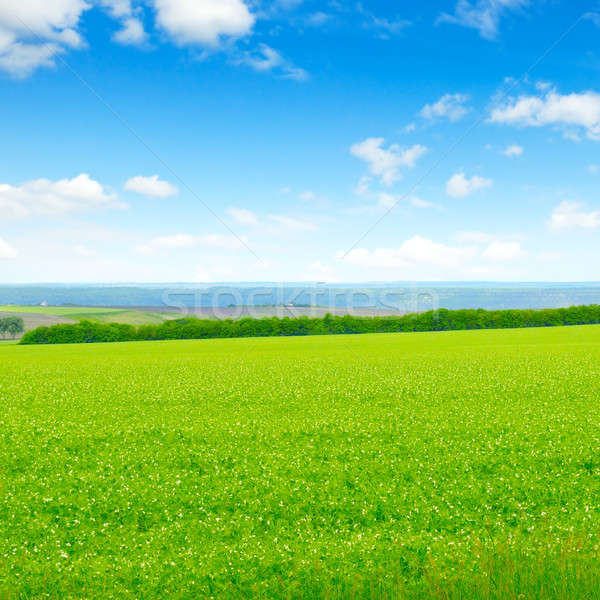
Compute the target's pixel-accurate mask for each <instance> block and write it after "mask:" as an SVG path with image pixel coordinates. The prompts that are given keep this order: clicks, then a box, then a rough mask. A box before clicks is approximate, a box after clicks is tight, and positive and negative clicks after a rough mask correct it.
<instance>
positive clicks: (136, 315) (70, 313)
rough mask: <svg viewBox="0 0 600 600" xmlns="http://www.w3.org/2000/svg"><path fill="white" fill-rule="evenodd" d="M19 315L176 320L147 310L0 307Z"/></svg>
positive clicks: (145, 322) (148, 322) (155, 321)
mask: <svg viewBox="0 0 600 600" xmlns="http://www.w3.org/2000/svg"><path fill="white" fill-rule="evenodd" d="M2 312H5V313H9V312H10V313H19V314H21V315H51V316H55V317H63V318H66V319H70V320H72V321H81V320H84V319H86V320H88V321H98V322H100V323H128V324H130V325H152V324H160V323H163V322H164V321H166V320H167V319H173V318H177V317H178V316H179V315H178V314H174V313H162V312H151V311H147V310H129V309H121V308H105V307H101V306H100V307H94V306H17V305H14V304H12V305H6V306H0V313H2Z"/></svg>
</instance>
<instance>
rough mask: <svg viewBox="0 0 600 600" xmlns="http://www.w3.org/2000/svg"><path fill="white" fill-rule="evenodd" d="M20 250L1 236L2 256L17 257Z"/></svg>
mask: <svg viewBox="0 0 600 600" xmlns="http://www.w3.org/2000/svg"><path fill="white" fill-rule="evenodd" d="M17 254H18V252H17V251H16V249H15V248H13V247H12V246H11V245H10V244H9V243H8V242H6V241H5V240H3V239H2V238H1V237H0V258H16V256H17Z"/></svg>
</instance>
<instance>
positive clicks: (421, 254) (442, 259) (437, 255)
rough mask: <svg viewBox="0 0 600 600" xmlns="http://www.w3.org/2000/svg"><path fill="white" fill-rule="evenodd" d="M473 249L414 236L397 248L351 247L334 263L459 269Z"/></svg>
mask: <svg viewBox="0 0 600 600" xmlns="http://www.w3.org/2000/svg"><path fill="white" fill-rule="evenodd" d="M474 252H475V250H474V249H473V248H461V247H458V246H449V245H447V244H441V243H438V242H434V241H432V240H430V239H428V238H424V237H421V236H419V235H416V236H414V237H412V238H410V239H408V240H406V241H405V242H404V243H403V244H402V245H401V246H400V247H398V248H376V249H375V250H367V249H366V248H355V249H354V250H351V251H350V252H348V253H347V254H343V253H338V255H337V258H338V260H342V261H344V262H347V263H350V264H352V265H357V266H361V267H367V268H383V269H389V268H403V267H411V266H416V265H424V264H426V265H435V266H441V267H459V266H460V265H461V264H462V263H463V262H464V261H465V260H467V259H470V258H472V257H473V255H474Z"/></svg>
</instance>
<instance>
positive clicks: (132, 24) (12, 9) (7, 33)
mask: <svg viewBox="0 0 600 600" xmlns="http://www.w3.org/2000/svg"><path fill="white" fill-rule="evenodd" d="M95 6H98V7H99V8H100V9H102V10H104V11H105V12H106V13H107V14H108V15H109V16H110V17H112V18H114V19H116V20H117V21H119V23H120V25H121V29H120V30H119V31H117V32H116V33H115V35H114V36H113V39H114V40H115V41H116V42H118V43H121V44H139V43H141V42H143V41H144V40H145V39H146V33H145V31H144V27H143V25H142V22H141V20H140V19H139V17H138V13H139V10H140V9H134V8H133V7H132V5H131V1H130V0H21V1H20V2H14V1H13V0H0V69H3V70H4V71H8V72H9V73H11V74H13V75H15V76H17V77H24V76H27V75H29V74H30V73H32V72H33V71H34V70H35V69H37V68H39V67H52V66H54V65H55V64H56V57H57V56H58V55H60V54H62V53H64V52H65V51H66V50H68V49H74V48H82V47H84V46H85V41H84V40H83V38H82V36H81V34H80V32H79V24H80V19H81V17H82V15H83V13H84V12H85V11H88V10H90V9H92V8H93V7H95Z"/></svg>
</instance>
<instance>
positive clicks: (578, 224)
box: [549, 201, 600, 231]
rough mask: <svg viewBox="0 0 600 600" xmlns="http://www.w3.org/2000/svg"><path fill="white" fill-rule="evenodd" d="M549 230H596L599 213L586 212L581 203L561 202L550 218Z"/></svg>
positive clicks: (598, 222) (599, 217) (595, 211)
mask: <svg viewBox="0 0 600 600" xmlns="http://www.w3.org/2000/svg"><path fill="white" fill-rule="evenodd" d="M549 226H550V229H553V230H555V231H556V230H560V229H573V228H582V229H596V228H597V227H600V211H598V210H593V211H586V210H585V206H584V205H583V204H582V203H581V202H566V201H565V202H561V203H560V204H559V205H558V206H557V207H556V208H555V209H554V210H553V211H552V215H551V216H550V222H549Z"/></svg>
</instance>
